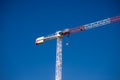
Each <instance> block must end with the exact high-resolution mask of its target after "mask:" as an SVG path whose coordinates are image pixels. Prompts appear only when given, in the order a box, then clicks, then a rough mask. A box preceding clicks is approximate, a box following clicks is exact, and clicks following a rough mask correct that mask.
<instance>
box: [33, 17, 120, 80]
mask: <svg viewBox="0 0 120 80" xmlns="http://www.w3.org/2000/svg"><path fill="white" fill-rule="evenodd" d="M117 21H120V16H115V17H112V18H107V19H103V20H100V21H96V22H93V23H90V24H85V25H82V26H78V27H75V28H70V29H65V30H62V31H57V32H55V33H54V34H52V35H49V36H46V37H44V36H42V37H38V38H37V39H36V42H35V44H36V45H38V44H42V43H44V41H47V40H51V39H57V47H56V70H55V80H62V37H63V36H69V35H70V34H72V33H76V32H80V31H84V30H88V29H92V28H96V27H100V26H103V25H107V24H110V23H113V22H117Z"/></svg>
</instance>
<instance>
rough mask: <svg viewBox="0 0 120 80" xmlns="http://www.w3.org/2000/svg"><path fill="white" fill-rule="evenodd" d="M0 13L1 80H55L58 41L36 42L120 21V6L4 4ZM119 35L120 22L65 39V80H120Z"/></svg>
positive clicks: (20, 0) (102, 0)
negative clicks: (93, 24)
mask: <svg viewBox="0 0 120 80" xmlns="http://www.w3.org/2000/svg"><path fill="white" fill-rule="evenodd" d="M0 8H1V9H0V12H1V13H0V18H1V23H0V26H1V27H0V36H1V38H0V80H55V79H54V78H55V54H56V40H51V41H47V42H46V43H45V44H43V45H39V46H36V45H35V39H36V38H37V37H39V36H47V35H49V34H52V33H54V32H56V31H58V30H63V29H65V28H73V27H76V26H80V25H84V24H87V23H91V22H94V21H97V20H101V19H105V18H108V17H113V16H117V15H120V1H119V0H55V1H54V0H2V1H0ZM119 34H120V22H116V23H112V24H109V25H105V26H102V27H99V28H95V29H91V30H87V31H83V32H80V33H76V34H71V35H70V37H69V38H67V37H64V38H63V80H120V36H119ZM66 42H69V46H66V45H65V43H66Z"/></svg>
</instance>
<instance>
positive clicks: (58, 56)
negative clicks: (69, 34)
mask: <svg viewBox="0 0 120 80" xmlns="http://www.w3.org/2000/svg"><path fill="white" fill-rule="evenodd" d="M56 49H57V50H56V72H55V75H56V76H55V80H62V39H61V38H57V48H56Z"/></svg>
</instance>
